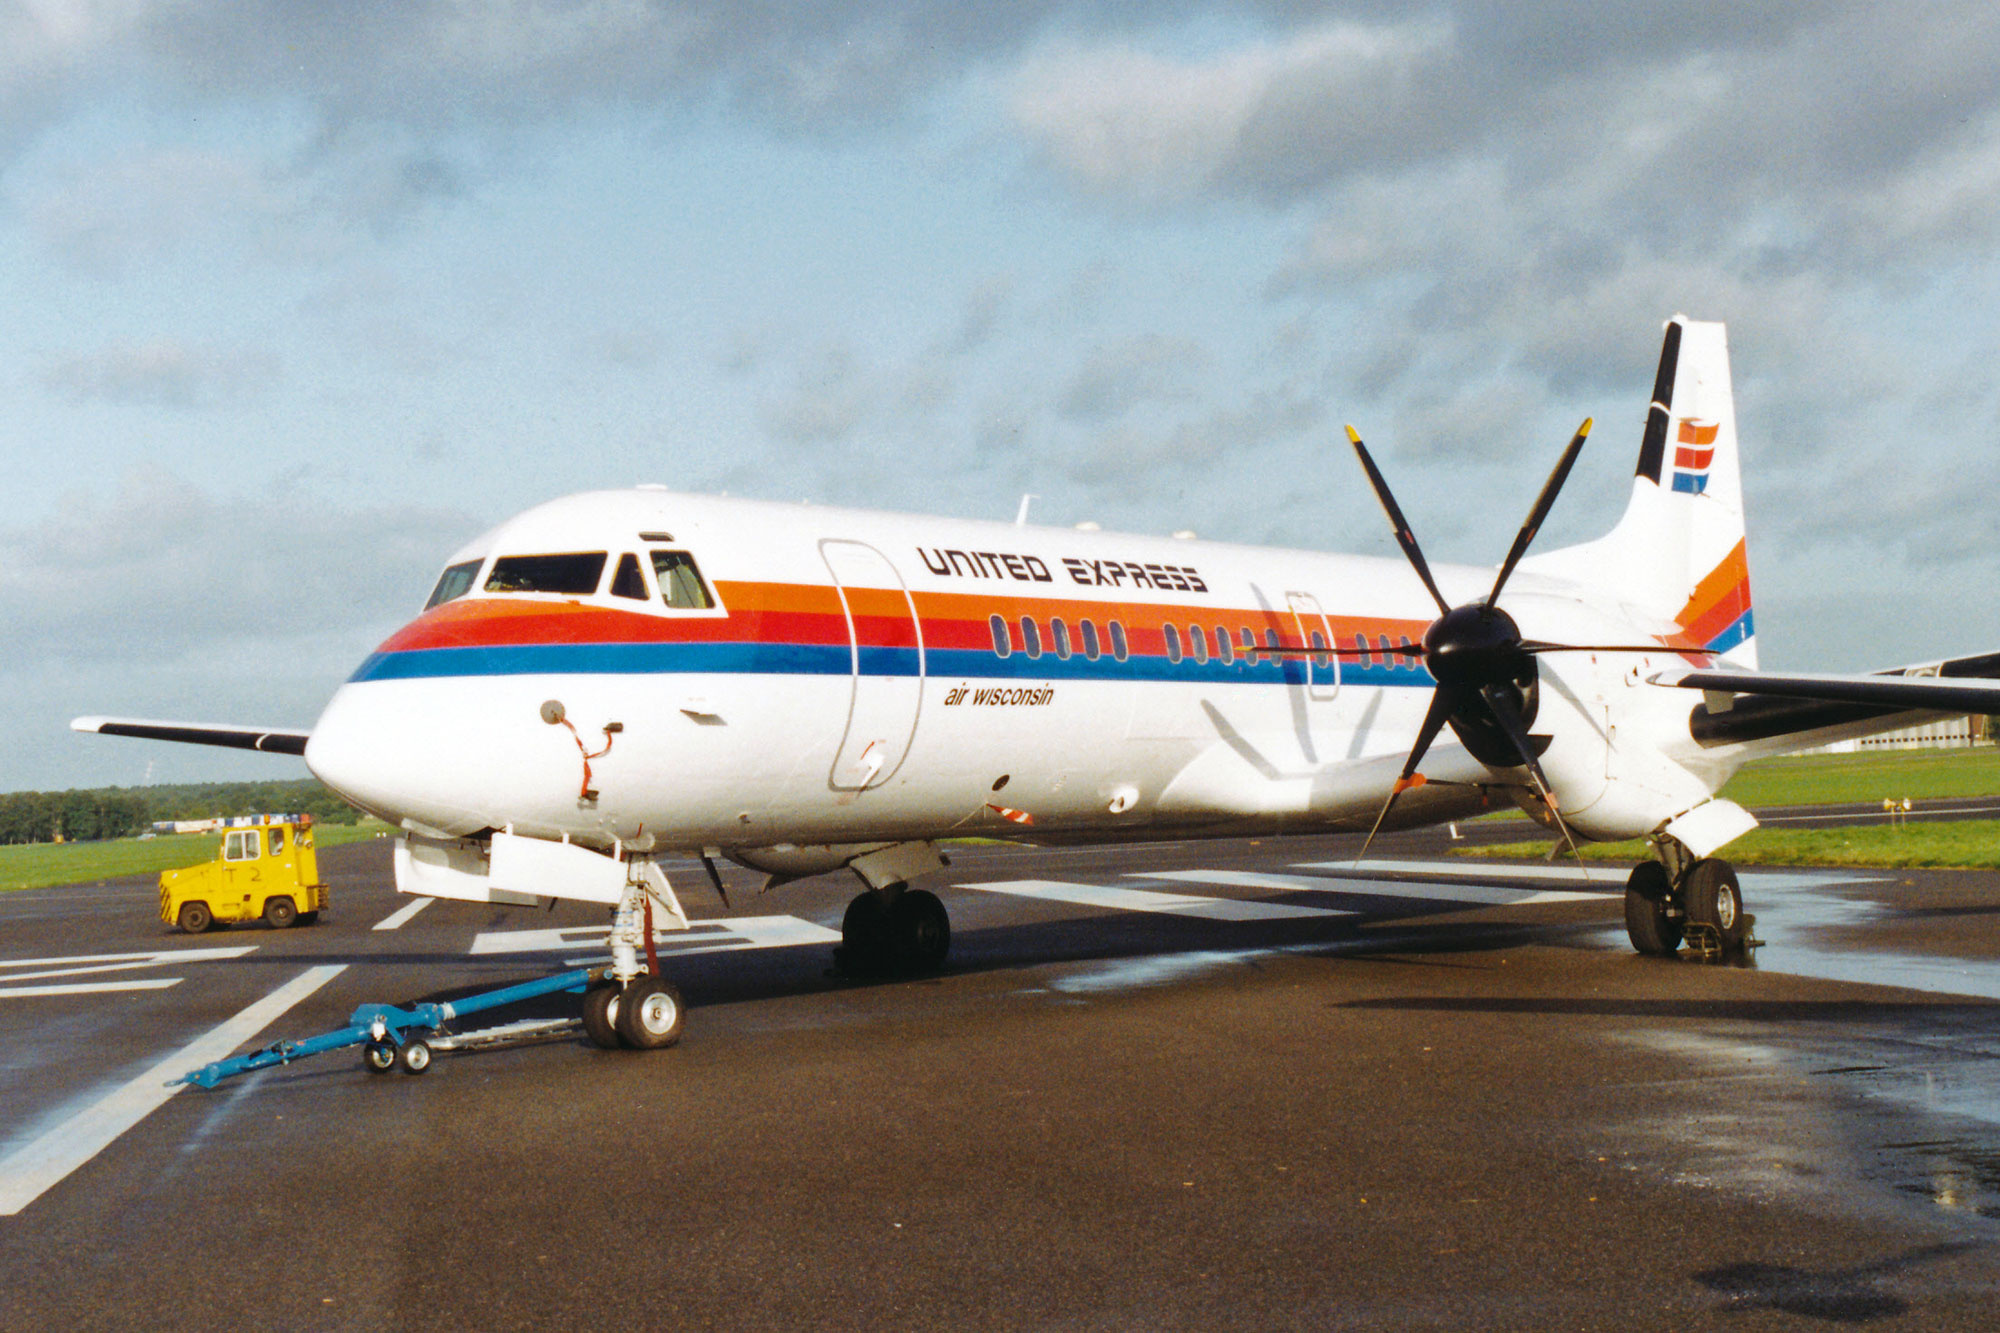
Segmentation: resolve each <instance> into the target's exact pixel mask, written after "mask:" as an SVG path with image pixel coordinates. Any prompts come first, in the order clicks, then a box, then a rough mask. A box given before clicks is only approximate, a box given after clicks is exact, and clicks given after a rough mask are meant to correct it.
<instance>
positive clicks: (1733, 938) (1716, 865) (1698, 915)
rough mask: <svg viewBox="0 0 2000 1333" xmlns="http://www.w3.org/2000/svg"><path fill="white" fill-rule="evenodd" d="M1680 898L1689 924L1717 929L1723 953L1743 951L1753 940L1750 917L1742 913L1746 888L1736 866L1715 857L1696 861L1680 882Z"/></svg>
mask: <svg viewBox="0 0 2000 1333" xmlns="http://www.w3.org/2000/svg"><path fill="white" fill-rule="evenodd" d="M1681 898H1682V900H1683V901H1685V902H1686V904H1687V917H1688V921H1689V922H1690V923H1691V924H1700V925H1705V926H1712V927H1714V928H1715V933H1716V934H1717V935H1719V936H1720V937H1721V938H1722V950H1723V952H1724V953H1732V954H1733V953H1742V952H1743V942H1744V941H1745V940H1747V939H1748V938H1749V937H1750V918H1749V917H1748V916H1747V915H1746V914H1745V913H1744V911H1743V889H1742V886H1740V885H1739V884H1738V883H1737V882H1736V867H1734V866H1732V865H1730V864H1729V862H1727V861H1718V860H1716V859H1715V858H1714V857H1712V856H1711V857H1704V858H1703V859H1702V860H1699V861H1696V862H1695V863H1694V865H1692V866H1691V867H1689V868H1688V872H1687V878H1686V879H1684V880H1682V881H1681Z"/></svg>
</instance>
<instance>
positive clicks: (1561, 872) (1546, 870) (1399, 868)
mask: <svg viewBox="0 0 2000 1333" xmlns="http://www.w3.org/2000/svg"><path fill="white" fill-rule="evenodd" d="M1299 869H1301V870H1344V871H1346V872H1347V873H1348V874H1349V875H1427V876H1435V877H1437V878H1439V879H1444V880H1453V881H1455V880H1467V879H1470V880H1481V879H1554V880H1569V881H1572V882H1582V883H1586V884H1601V885H1603V886H1604V889H1603V891H1604V892H1606V893H1609V892H1611V891H1613V890H1614V889H1615V890H1617V891H1618V892H1620V893H1623V892H1624V890H1625V872H1623V871H1621V870H1619V869H1618V867H1616V866H1604V867H1601V868H1600V869H1598V870H1595V871H1586V870H1584V868H1583V867H1582V866H1578V865H1532V866H1523V865H1493V864H1490V863H1488V862H1483V861H1363V862H1361V863H1360V864H1359V865H1356V864H1355V863H1354V862H1352V861H1301V862H1300V863H1299Z"/></svg>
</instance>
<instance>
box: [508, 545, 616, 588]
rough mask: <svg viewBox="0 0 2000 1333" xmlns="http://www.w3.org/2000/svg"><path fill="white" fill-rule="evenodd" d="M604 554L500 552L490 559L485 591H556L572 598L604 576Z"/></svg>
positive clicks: (581, 552)
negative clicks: (516, 553)
mask: <svg viewBox="0 0 2000 1333" xmlns="http://www.w3.org/2000/svg"><path fill="white" fill-rule="evenodd" d="M604 560H605V553H604V552H603V551H580V552H577V553H575V554H572V555H503V556H501V557H500V558H499V559H498V560H495V561H494V562H493V572H492V573H491V574H488V575H487V576H486V591H488V592H557V593H565V594H568V595H569V596H572V597H583V596H588V595H589V594H591V593H594V592H596V591H597V581H598V579H600V578H602V577H603V576H604Z"/></svg>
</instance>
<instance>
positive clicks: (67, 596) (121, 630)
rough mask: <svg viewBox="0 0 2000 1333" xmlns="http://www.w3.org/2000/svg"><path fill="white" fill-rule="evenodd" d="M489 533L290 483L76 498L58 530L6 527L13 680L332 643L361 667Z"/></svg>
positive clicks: (450, 519) (453, 519) (147, 484)
mask: <svg viewBox="0 0 2000 1333" xmlns="http://www.w3.org/2000/svg"><path fill="white" fill-rule="evenodd" d="M482 526H484V525H483V524H481V523H479V522H477V521H476V520H474V519H472V518H470V517H469V516H467V515H465V514H462V513H456V512H453V511H449V510H441V509H428V508H418V507H383V508H376V509H369V510H363V511H360V512H353V513H338V512H335V511H333V510H330V509H329V508H327V507H326V506H324V505H322V504H319V503H316V502H315V501H314V500H313V499H312V497H311V496H310V495H309V494H302V493H297V492H288V491H286V490H285V489H283V488H282V487H261V488H249V489H244V488H236V487H231V488H229V489H227V490H226V491H224V492H223V493H221V494H220V495H212V494H210V493H209V492H207V491H204V490H201V489H198V488H196V487H194V486H192V485H190V484H188V483H187V482H185V481H183V480H181V479H179V478H177V477H175V476H173V475H171V474H168V473H165V472H161V471H158V470H155V469H138V470H135V471H133V472H132V473H130V474H129V475H127V476H126V477H125V479H124V481H123V482H122V484H121V485H120V486H119V488H118V490H117V491H115V492H113V493H111V494H109V495H102V496H97V497H95V498H91V497H85V496H77V497H73V498H72V499H71V500H70V502H69V503H66V504H65V505H64V506H63V507H62V512H61V513H60V514H59V516H57V517H55V518H52V519H49V520H48V521H46V522H44V523H41V524H38V525H35V526H32V527H27V528H17V529H13V530H8V531H0V624H5V625H7V626H8V627H9V628H8V636H9V637H8V670H10V671H14V670H23V669H28V668H33V667H36V666H38V665H41V664H47V663H56V664H62V663H68V664H83V663H105V662H115V661H123V662H126V663H128V664H130V665H133V666H136V667H140V668H145V667H151V666H158V665H161V664H168V663H174V662H179V661H184V660H186V659H189V658H194V657H200V656H204V655H210V654H217V653H222V654H225V655H226V654H228V653H232V652H246V653H248V652H257V653H261V654H263V655H265V656H267V657H274V658H277V659H283V657H284V650H285V649H286V648H287V646H289V645H296V644H298V643H301V642H305V641H320V640H323V639H324V638H325V637H326V636H329V635H331V636H334V637H336V638H342V637H344V638H346V639H347V640H348V641H349V643H350V647H349V650H348V651H349V652H350V653H351V654H352V655H353V657H354V660H359V656H360V654H361V653H364V652H365V651H366V650H367V648H369V647H371V646H373V640H374V638H376V637H379V634H377V633H376V631H381V630H386V629H387V628H390V627H393V625H395V624H396V623H398V622H399V621H400V620H402V619H404V618H407V616H409V615H410V614H412V613H414V611H415V609H416V608H417V607H418V606H421V605H422V603H423V598H424V596H425V594H426V593H428V592H429V590H430V589H429V584H430V580H431V579H432V578H433V577H435V575H436V572H437V566H438V565H439V564H440V563H441V560H442V556H443V554H444V553H446V552H448V551H449V550H450V549H451V548H453V547H454V546H456V545H458V544H459V543H460V542H462V541H463V540H464V539H465V538H467V537H469V536H471V535H472V534H473V533H474V532H476V531H478V530H479V529H480V528H481V527H482ZM351 666H352V662H351V661H350V662H346V663H341V664H335V665H334V667H333V669H341V668H343V667H351ZM312 669H314V670H316V671H318V672H320V673H324V671H326V670H327V669H329V668H328V666H327V664H326V663H324V662H320V663H317V664H315V665H314V667H313V668H312Z"/></svg>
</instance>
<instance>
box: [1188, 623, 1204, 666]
mask: <svg viewBox="0 0 2000 1333" xmlns="http://www.w3.org/2000/svg"><path fill="white" fill-rule="evenodd" d="M1188 647H1189V648H1191V649H1192V650H1193V651H1194V660H1195V661H1197V662H1206V661H1207V660H1208V631H1207V630H1205V629H1203V628H1202V627H1201V626H1199V625H1189V626H1188Z"/></svg>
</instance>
